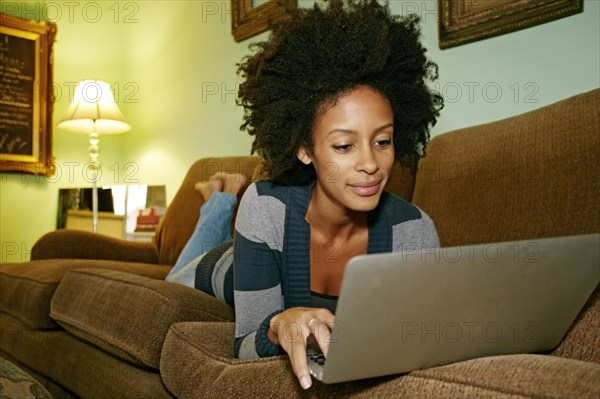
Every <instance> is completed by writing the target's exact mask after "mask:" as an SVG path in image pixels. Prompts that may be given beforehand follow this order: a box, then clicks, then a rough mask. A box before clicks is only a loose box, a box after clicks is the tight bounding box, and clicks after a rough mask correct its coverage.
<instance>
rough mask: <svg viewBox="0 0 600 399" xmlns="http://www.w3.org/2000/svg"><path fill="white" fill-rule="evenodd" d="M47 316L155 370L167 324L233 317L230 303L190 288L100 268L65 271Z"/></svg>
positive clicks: (108, 350)
mask: <svg viewBox="0 0 600 399" xmlns="http://www.w3.org/2000/svg"><path fill="white" fill-rule="evenodd" d="M81 287H87V289H86V290H81ZM50 316H51V317H52V318H53V319H54V320H56V321H58V323H59V324H60V325H61V326H62V327H64V328H65V329H66V330H67V331H69V332H71V333H72V334H73V335H76V336H78V337H80V338H82V339H83V340H85V341H88V342H91V343H93V344H96V345H98V346H99V347H101V348H102V349H104V350H105V351H107V352H109V353H111V354H113V355H115V356H119V357H121V358H123V359H124V360H127V361H129V362H131V363H133V364H136V365H139V366H142V367H152V368H156V369H157V368H158V366H159V359H160V352H161V350H162V346H163V342H164V339H165V336H166V335H167V331H168V330H169V327H170V326H171V324H173V323H176V322H179V321H188V320H195V321H201V320H207V321H228V320H229V321H231V320H233V319H234V314H233V309H232V308H231V307H229V306H228V305H226V304H223V303H221V302H219V301H216V300H214V299H213V298H211V297H208V296H207V295H206V294H204V293H203V292H200V291H198V290H195V289H193V288H190V287H186V286H183V285H181V284H175V283H166V282H164V281H159V280H156V279H151V278H147V277H141V276H137V275H134V274H131V273H122V272H116V271H113V270H103V269H79V270H74V271H72V272H70V273H68V274H67V275H66V276H65V278H64V279H63V281H62V283H61V284H60V286H59V287H58V289H57V290H56V294H55V295H54V298H53V299H52V308H51V311H50ZM140 326H144V328H140Z"/></svg>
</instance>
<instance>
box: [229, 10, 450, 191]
mask: <svg viewBox="0 0 600 399" xmlns="http://www.w3.org/2000/svg"><path fill="white" fill-rule="evenodd" d="M327 3H328V6H326V7H320V6H318V5H316V4H315V6H314V7H313V8H310V9H297V10H295V11H294V12H293V13H292V16H291V18H289V19H286V20H285V21H283V22H281V23H279V24H277V25H276V26H275V27H274V28H273V31H272V32H271V35H270V36H269V38H268V40H267V41H263V42H258V43H254V44H252V45H251V46H250V49H251V50H252V52H253V54H252V55H249V56H246V57H245V58H244V59H243V60H242V62H241V63H240V64H238V74H239V75H240V77H241V78H242V79H243V82H242V84H241V85H240V88H239V92H238V104H239V105H242V106H243V107H244V119H243V120H244V122H243V124H242V126H241V128H242V130H244V131H246V132H247V133H248V134H250V135H253V136H254V142H253V144H252V153H257V154H259V155H261V156H262V157H263V158H264V160H265V164H266V165H265V166H266V169H267V171H268V172H269V175H270V177H271V179H272V180H273V181H274V182H275V183H277V184H281V185H304V184H308V183H309V182H310V181H311V180H313V179H314V178H315V171H314V167H313V166H312V165H308V166H307V165H304V164H303V163H301V162H300V161H299V160H298V159H297V157H296V154H297V152H298V149H299V148H300V146H302V145H305V146H306V147H307V148H309V150H310V149H312V127H313V123H314V122H315V120H316V119H317V118H318V117H319V115H320V113H322V112H324V109H325V110H326V109H328V108H327V106H329V105H334V104H335V102H336V101H337V99H339V98H340V97H341V96H342V95H344V94H345V93H348V92H349V91H350V90H352V89H353V88H356V87H358V86H364V85H366V86H369V87H371V88H373V89H374V90H376V91H377V92H379V93H380V94H382V95H383V96H384V97H385V98H387V99H388V101H389V102H390V105H391V107H392V110H393V112H394V146H395V158H396V159H397V160H398V161H400V162H401V163H402V164H403V165H405V166H409V167H412V168H414V167H416V165H417V162H418V160H419V158H420V157H421V156H423V155H424V153H425V147H426V145H427V143H428V141H429V130H430V129H431V127H432V126H433V125H434V124H435V122H436V118H437V116H438V115H439V110H440V109H441V108H442V107H443V99H442V98H441V96H440V95H439V94H437V93H435V92H433V91H431V90H430V89H429V88H428V86H427V82H428V81H434V80H435V79H437V71H438V67H437V64H435V63H433V62H431V61H429V60H428V59H427V57H426V56H425V52H426V49H425V48H424V47H423V46H422V45H421V42H420V37H421V32H420V28H419V18H418V16H416V15H409V16H393V15H391V13H390V10H389V5H388V4H385V5H380V4H378V3H377V1H375V0H363V1H352V0H350V1H342V0H331V1H328V2H327Z"/></svg>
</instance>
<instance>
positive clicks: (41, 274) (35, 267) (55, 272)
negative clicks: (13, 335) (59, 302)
mask: <svg viewBox="0 0 600 399" xmlns="http://www.w3.org/2000/svg"><path fill="white" fill-rule="evenodd" d="M93 267H96V268H103V269H112V270H120V271H125V272H128V273H134V274H138V275H141V276H146V277H150V278H155V279H164V278H165V276H166V275H167V273H168V272H169V270H170V268H169V267H166V266H158V265H156V264H145V263H136V262H116V261H110V260H100V259H96V260H93V261H82V260H80V259H47V260H37V261H31V262H26V263H2V264H0V287H1V291H2V293H1V295H0V311H1V312H6V313H8V314H10V315H12V316H14V317H16V318H17V319H19V320H21V321H22V322H23V323H25V324H26V325H27V326H29V327H31V328H38V329H48V328H56V327H57V325H56V323H55V322H54V320H52V319H51V318H50V317H49V313H50V301H51V300H52V296H53V295H54V292H55V291H56V288H57V287H58V284H59V283H60V281H61V280H62V279H63V276H64V275H65V273H67V272H68V271H69V270H73V269H78V268H93Z"/></svg>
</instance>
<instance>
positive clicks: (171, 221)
mask: <svg viewBox="0 0 600 399" xmlns="http://www.w3.org/2000/svg"><path fill="white" fill-rule="evenodd" d="M260 162H261V158H260V157H257V156H238V157H218V158H203V159H200V160H198V161H196V162H195V163H194V164H193V165H192V166H191V167H190V169H189V170H188V172H187V174H186V176H185V178H184V179H183V182H182V183H181V186H180V187H179V190H177V193H176V194H175V197H173V200H172V201H171V203H170V204H169V207H168V208H167V212H166V213H165V216H164V217H163V219H162V221H161V223H160V225H159V226H158V229H157V231H156V234H155V236H154V241H155V243H156V247H157V250H158V259H159V262H160V263H161V264H163V265H174V264H175V262H176V261H177V257H178V256H179V253H180V252H181V251H182V250H183V247H184V245H185V243H186V242H187V241H188V239H189V238H190V236H191V235H192V232H193V231H194V227H195V226H196V222H197V221H198V217H199V215H200V207H201V206H202V204H203V203H204V198H203V197H202V195H201V194H200V193H199V192H198V191H196V190H195V189H194V185H195V184H196V183H197V182H200V181H206V180H208V178H209V177H211V176H212V175H214V174H215V173H216V172H219V171H225V172H229V173H242V174H244V175H245V176H247V177H248V179H252V177H253V175H254V172H255V169H256V167H257V165H259V163H260Z"/></svg>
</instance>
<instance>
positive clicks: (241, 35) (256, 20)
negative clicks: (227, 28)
mask: <svg viewBox="0 0 600 399" xmlns="http://www.w3.org/2000/svg"><path fill="white" fill-rule="evenodd" d="M297 5H298V2H297V0H269V1H266V2H261V4H260V5H255V1H254V0H231V15H232V18H231V33H232V34H233V37H234V39H235V41H236V42H241V41H243V40H246V39H248V38H249V37H252V36H255V35H257V34H259V33H261V32H264V31H266V30H269V29H271V27H272V26H273V24H274V23H275V22H277V21H280V20H282V19H284V18H287V16H288V14H289V12H290V11H291V10H293V9H295V8H296V7H297Z"/></svg>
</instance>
